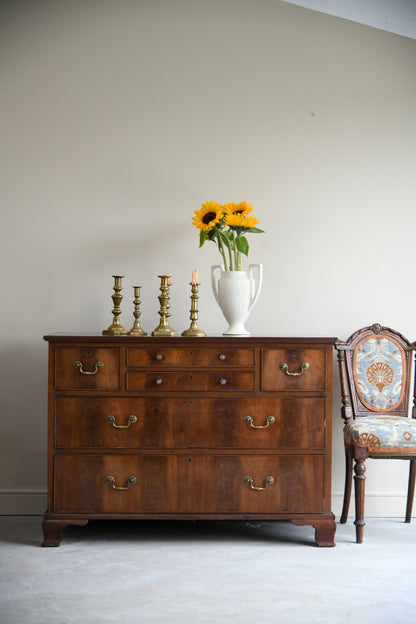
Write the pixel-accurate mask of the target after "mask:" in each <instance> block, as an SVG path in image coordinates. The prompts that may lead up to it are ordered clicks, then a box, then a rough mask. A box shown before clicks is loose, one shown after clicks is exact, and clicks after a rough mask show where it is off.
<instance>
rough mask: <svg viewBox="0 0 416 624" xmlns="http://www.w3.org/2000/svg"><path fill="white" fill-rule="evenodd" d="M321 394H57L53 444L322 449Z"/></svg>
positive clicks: (164, 447)
mask: <svg viewBox="0 0 416 624" xmlns="http://www.w3.org/2000/svg"><path fill="white" fill-rule="evenodd" d="M324 446H325V406H324V399H322V398H320V397H316V398H309V397H307V398H306V397H305V398H291V397H290V398H278V399H237V398H236V399H233V398H228V397H227V396H223V397H221V398H212V399H211V398H203V399H201V398H192V399H188V398H176V397H175V398H170V399H169V401H167V400H166V399H164V398H163V397H148V398H145V397H137V398H133V397H132V398H128V397H120V398H110V397H108V398H107V397H57V398H56V399H55V447H56V448H159V449H168V448H170V449H175V448H176V449H184V448H195V449H196V448H199V449H203V448H209V449H220V448H232V449H238V448H240V449H242V448H244V449H267V448H268V449H323V448H324Z"/></svg>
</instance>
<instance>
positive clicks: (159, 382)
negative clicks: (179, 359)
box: [155, 377, 163, 386]
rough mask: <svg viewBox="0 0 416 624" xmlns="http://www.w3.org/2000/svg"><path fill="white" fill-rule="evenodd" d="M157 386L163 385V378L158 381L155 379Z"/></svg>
mask: <svg viewBox="0 0 416 624" xmlns="http://www.w3.org/2000/svg"><path fill="white" fill-rule="evenodd" d="M155 384H156V385H157V386H161V385H162V384H163V379H162V377H156V379H155Z"/></svg>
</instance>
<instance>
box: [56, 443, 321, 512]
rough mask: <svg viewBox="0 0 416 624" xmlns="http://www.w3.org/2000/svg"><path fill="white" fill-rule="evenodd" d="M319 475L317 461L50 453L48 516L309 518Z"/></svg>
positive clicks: (316, 503) (316, 506)
mask: <svg viewBox="0 0 416 624" xmlns="http://www.w3.org/2000/svg"><path fill="white" fill-rule="evenodd" d="M323 475H324V458H323V456H322V455H304V456H293V455H291V456H290V455H289V456H287V455H286V456H278V455H277V456H276V455H262V456H259V455H240V456H237V455H228V456H224V455H222V456H221V455H212V456H210V455H196V456H195V455H193V456H191V455H168V456H163V455H158V456H154V455H152V456H137V455H123V456H117V455H99V456H98V455H90V456H88V455H58V456H56V457H55V512H59V513H63V512H67V513H75V512H82V513H113V514H117V513H140V514H146V513H159V514H164V513H166V514H169V513H176V514H178V513H180V514H182V513H183V514H186V513H207V514H215V513H222V514H223V513H239V512H244V513H255V514H260V513H285V512H290V513H292V514H293V513H316V512H321V511H322V510H323V508H322V505H323V496H322V495H323V492H322V489H321V488H322V482H323ZM317 484H321V486H320V487H318V488H317ZM259 488H261V489H259Z"/></svg>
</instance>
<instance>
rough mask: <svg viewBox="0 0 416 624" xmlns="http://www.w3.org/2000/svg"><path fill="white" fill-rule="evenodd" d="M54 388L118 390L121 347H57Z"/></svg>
mask: <svg viewBox="0 0 416 624" xmlns="http://www.w3.org/2000/svg"><path fill="white" fill-rule="evenodd" d="M55 389H56V390H119V389H120V350H119V349H118V348H114V347H100V348H94V347H57V348H56V349H55Z"/></svg>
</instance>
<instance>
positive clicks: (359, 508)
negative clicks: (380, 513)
mask: <svg viewBox="0 0 416 624" xmlns="http://www.w3.org/2000/svg"><path fill="white" fill-rule="evenodd" d="M354 472H355V475H354V484H355V522H354V524H355V532H356V541H357V544H362V542H363V534H364V526H365V522H364V495H365V459H363V458H361V457H358V458H356V460H355V466H354Z"/></svg>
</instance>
